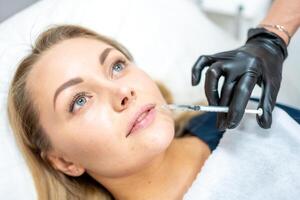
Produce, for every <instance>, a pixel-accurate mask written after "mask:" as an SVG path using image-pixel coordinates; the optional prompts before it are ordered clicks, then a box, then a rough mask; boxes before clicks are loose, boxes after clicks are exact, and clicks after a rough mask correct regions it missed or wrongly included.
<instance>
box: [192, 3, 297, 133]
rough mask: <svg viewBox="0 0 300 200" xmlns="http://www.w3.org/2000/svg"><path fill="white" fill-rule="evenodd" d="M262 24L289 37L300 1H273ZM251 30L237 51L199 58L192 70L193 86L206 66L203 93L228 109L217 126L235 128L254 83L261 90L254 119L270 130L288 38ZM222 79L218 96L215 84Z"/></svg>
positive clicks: (266, 30) (293, 30)
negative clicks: (281, 28) (277, 27)
mask: <svg viewBox="0 0 300 200" xmlns="http://www.w3.org/2000/svg"><path fill="white" fill-rule="evenodd" d="M261 24H266V25H280V26H283V27H284V29H285V30H286V31H287V32H288V33H289V34H288V35H289V36H290V37H291V36H292V35H293V34H294V33H295V32H296V31H297V29H298V27H299V25H300V0H276V1H275V2H274V3H273V5H272V7H271V9H270V11H269V13H268V15H267V16H266V17H265V18H264V19H263V20H262V22H261ZM263 27H264V28H253V29H249V31H248V39H247V41H246V43H245V45H243V46H242V47H240V48H237V49H235V50H231V51H226V52H221V53H217V54H213V55H202V56H200V57H199V58H198V60H197V61H196V63H195V64H194V66H193V68H192V85H197V84H199V82H200V78H201V72H202V70H203V69H204V68H205V67H207V66H208V67H209V68H208V70H207V72H206V74H205V76H206V78H205V94H206V97H207V99H208V102H209V104H210V105H215V106H228V107H229V112H228V113H227V114H225V113H218V114H217V127H218V128H219V129H221V130H225V129H226V128H235V127H236V126H237V125H238V124H239V122H240V120H241V119H242V117H243V114H244V111H245V108H246V105H247V102H248V100H249V98H250V96H251V93H252V90H253V88H254V86H255V85H256V84H258V85H259V86H260V87H261V88H262V94H261V97H260V101H259V105H258V107H259V108H262V109H263V115H262V116H256V117H257V122H258V124H259V125H260V126H261V127H262V128H270V127H271V124H272V111H273V108H274V106H275V103H276V98H277V95H278V92H279V88H280V84H281V78H282V64H283V62H284V60H285V59H286V57H287V54H288V53H287V44H288V43H289V36H288V35H287V34H286V33H285V32H282V31H280V30H278V29H276V28H274V27H266V26H263ZM221 76H224V77H225V80H224V83H223V86H222V89H221V96H220V97H219V94H218V81H219V79H220V77H221Z"/></svg>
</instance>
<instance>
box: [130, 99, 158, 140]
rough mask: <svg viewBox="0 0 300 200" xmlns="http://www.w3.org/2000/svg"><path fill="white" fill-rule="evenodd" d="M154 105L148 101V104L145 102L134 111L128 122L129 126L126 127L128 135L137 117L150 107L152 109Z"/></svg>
mask: <svg viewBox="0 0 300 200" xmlns="http://www.w3.org/2000/svg"><path fill="white" fill-rule="evenodd" d="M154 107H155V104H154V103H150V104H146V105H144V106H142V107H141V108H140V109H139V110H138V111H137V112H136V113H135V115H134V116H133V118H132V120H131V121H130V122H129V126H128V127H129V128H128V132H127V135H126V137H127V136H128V135H130V133H131V130H132V129H133V127H134V125H135V123H136V121H137V119H138V118H139V117H140V116H141V115H142V114H143V113H144V112H147V111H149V110H151V109H153V108H154Z"/></svg>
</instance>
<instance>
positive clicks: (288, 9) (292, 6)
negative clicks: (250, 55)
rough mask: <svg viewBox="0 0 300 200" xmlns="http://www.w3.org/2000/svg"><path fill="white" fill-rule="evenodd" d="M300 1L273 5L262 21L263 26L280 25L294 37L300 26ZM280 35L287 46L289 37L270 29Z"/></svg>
mask: <svg viewBox="0 0 300 200" xmlns="http://www.w3.org/2000/svg"><path fill="white" fill-rule="evenodd" d="M299 10H300V1H299V0H276V1H274V3H273V4H272V7H271V8H270V10H269V12H268V14H267V16H266V17H265V18H264V19H263V20H262V21H261V24H272V25H274V24H279V25H282V26H284V27H285V28H286V30H287V31H288V32H289V34H290V36H293V35H294V34H295V32H296V31H297V29H298V28H299V26H300V12H299ZM266 29H268V30H269V31H272V32H274V33H276V34H278V35H279V36H280V37H281V38H282V39H283V40H284V41H285V43H286V44H288V36H287V35H286V34H285V33H283V32H281V31H279V30H277V29H275V28H268V27H266Z"/></svg>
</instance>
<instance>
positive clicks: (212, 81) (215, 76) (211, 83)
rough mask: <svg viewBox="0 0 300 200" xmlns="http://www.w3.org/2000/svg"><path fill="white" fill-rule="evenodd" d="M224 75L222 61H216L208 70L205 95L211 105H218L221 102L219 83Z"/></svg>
mask: <svg viewBox="0 0 300 200" xmlns="http://www.w3.org/2000/svg"><path fill="white" fill-rule="evenodd" d="M221 76H222V63H221V62H216V63H214V64H212V65H211V67H209V68H208V70H207V71H206V77H205V85H204V87H205V95H206V98H207V100H208V102H209V105H214V106H217V105H218V104H219V93H218V83H219V79H220V77H221Z"/></svg>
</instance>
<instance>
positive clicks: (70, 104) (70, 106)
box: [68, 91, 93, 114]
mask: <svg viewBox="0 0 300 200" xmlns="http://www.w3.org/2000/svg"><path fill="white" fill-rule="evenodd" d="M82 97H88V98H91V97H93V96H92V95H90V94H89V93H88V92H85V91H82V92H78V93H76V94H75V95H74V96H73V97H72V99H71V101H70V103H69V106H68V112H69V113H71V114H73V113H75V112H76V111H75V112H74V111H73V109H74V105H75V103H76V101H77V100H78V99H79V98H82Z"/></svg>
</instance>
